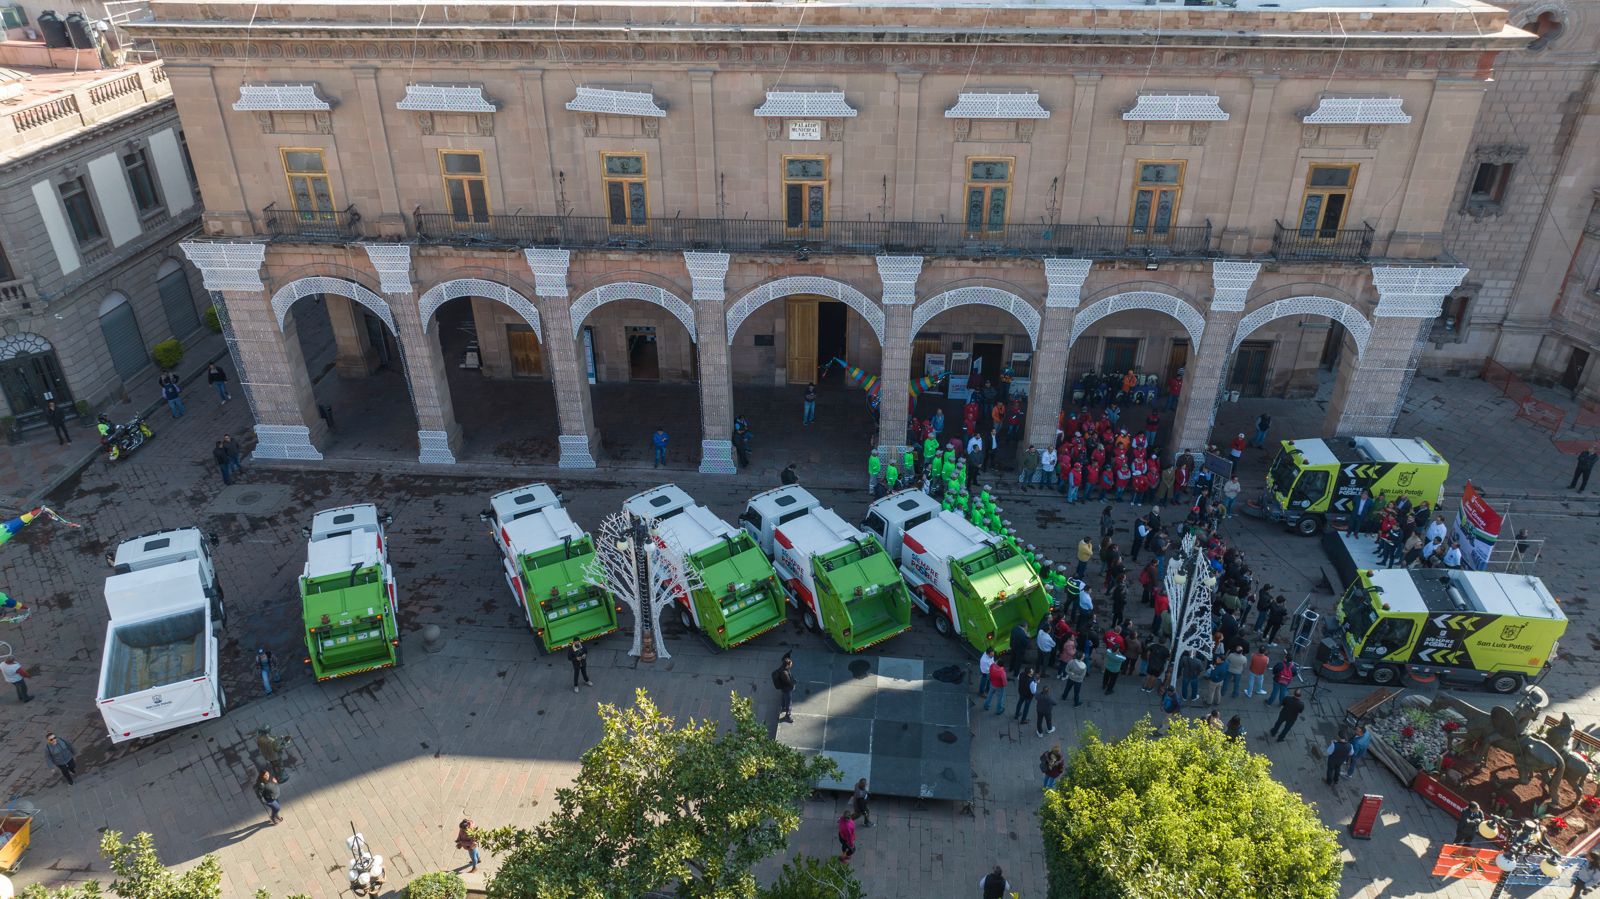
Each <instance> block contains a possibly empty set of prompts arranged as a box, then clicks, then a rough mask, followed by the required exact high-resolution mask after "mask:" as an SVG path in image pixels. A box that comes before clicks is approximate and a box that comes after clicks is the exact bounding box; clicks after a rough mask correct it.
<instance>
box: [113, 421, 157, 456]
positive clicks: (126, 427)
mask: <svg viewBox="0 0 1600 899" xmlns="http://www.w3.org/2000/svg"><path fill="white" fill-rule="evenodd" d="M99 430H100V445H101V446H102V447H104V448H105V451H106V458H107V459H108V460H109V461H112V462H116V461H118V460H119V459H121V458H123V457H124V456H126V455H128V454H129V453H131V452H133V451H134V450H137V449H138V448H139V447H141V446H144V444H145V441H147V440H149V439H150V438H152V437H154V436H156V432H155V431H153V430H151V429H150V425H148V424H146V423H145V420H144V416H142V415H135V416H134V417H133V418H132V420H130V421H128V422H127V423H126V424H121V425H113V424H112V423H111V419H109V418H107V417H106V416H105V415H104V414H102V415H101V416H100V422H99Z"/></svg>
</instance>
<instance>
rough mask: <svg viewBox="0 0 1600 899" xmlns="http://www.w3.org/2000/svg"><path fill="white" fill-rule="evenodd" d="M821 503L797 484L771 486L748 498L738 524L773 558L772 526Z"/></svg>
mask: <svg viewBox="0 0 1600 899" xmlns="http://www.w3.org/2000/svg"><path fill="white" fill-rule="evenodd" d="M821 506H822V502H821V501H820V500H818V499H817V498H816V497H814V496H812V495H811V491H809V490H807V489H806V488H804V487H801V486H799V485H798V484H790V485H788V486H786V487H774V488H773V489H771V490H767V491H764V492H762V493H757V494H756V495H755V496H752V497H750V502H749V503H748V504H746V505H745V508H744V514H742V515H740V516H739V526H740V527H742V528H744V529H745V530H747V531H749V532H750V536H752V537H754V538H756V543H758V544H760V546H761V551H762V552H764V553H766V554H767V557H768V558H773V553H772V531H773V529H774V528H776V527H777V526H778V525H781V524H783V523H785V522H789V521H793V520H794V519H796V518H799V517H800V516H802V515H804V514H806V512H807V511H809V510H811V509H817V508H820V507H821Z"/></svg>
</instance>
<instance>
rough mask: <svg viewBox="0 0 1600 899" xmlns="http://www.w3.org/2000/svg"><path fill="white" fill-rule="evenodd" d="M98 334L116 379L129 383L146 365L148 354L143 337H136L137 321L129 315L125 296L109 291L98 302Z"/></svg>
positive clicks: (131, 307) (119, 292)
mask: <svg viewBox="0 0 1600 899" xmlns="http://www.w3.org/2000/svg"><path fill="white" fill-rule="evenodd" d="M100 334H101V336H103V337H105V339H106V350H107V352H109V353H110V354H111V364H112V366H114V367H115V368H116V370H117V375H118V377H120V378H122V380H124V381H129V380H132V379H133V377H134V376H135V375H137V374H139V372H141V371H143V370H144V368H145V366H147V365H149V364H150V353H149V352H148V351H147V350H146V349H145V347H144V337H143V336H142V335H140V333H139V321H138V319H136V318H135V317H134V315H133V304H131V303H129V302H128V295H127V294H125V293H123V292H122V291H120V290H113V291H111V292H110V293H108V294H106V298H105V299H103V300H101V301H100Z"/></svg>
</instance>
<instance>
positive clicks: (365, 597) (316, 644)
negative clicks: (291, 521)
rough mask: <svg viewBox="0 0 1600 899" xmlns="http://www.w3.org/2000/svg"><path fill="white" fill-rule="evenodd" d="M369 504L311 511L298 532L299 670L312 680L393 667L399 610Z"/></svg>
mask: <svg viewBox="0 0 1600 899" xmlns="http://www.w3.org/2000/svg"><path fill="white" fill-rule="evenodd" d="M393 520H394V519H393V518H392V517H390V516H388V515H380V514H379V513H378V507H377V506H374V505H372V504H371V503H363V504H361V505H355V506H343V507H341V508H338V509H328V510H327V511H325V512H318V513H317V514H316V515H315V516H314V517H313V518H312V519H311V527H309V528H303V529H302V530H301V533H302V534H304V535H305V537H306V538H307V540H309V543H308V544H307V546H306V567H305V570H304V571H303V572H302V573H301V575H300V604H301V610H302V612H303V614H304V617H305V638H306V660H305V661H306V664H308V665H310V666H311V673H312V675H313V676H315V677H316V679H317V680H319V681H324V680H332V679H333V678H336V677H347V676H349V675H352V674H360V673H362V672H365V671H374V670H377V669H379V668H392V667H394V666H396V665H399V664H400V618H399V615H400V607H399V601H398V598H397V597H396V594H395V581H394V569H393V568H391V567H390V565H389V547H388V544H387V543H386V542H385V541H384V532H383V529H384V526H385V525H387V524H389V523H390V522H392V521H393Z"/></svg>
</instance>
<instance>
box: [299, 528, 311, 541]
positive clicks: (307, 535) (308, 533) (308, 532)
mask: <svg viewBox="0 0 1600 899" xmlns="http://www.w3.org/2000/svg"><path fill="white" fill-rule="evenodd" d="M300 536H302V537H304V538H306V539H307V540H310V539H311V529H310V528H301V529H300Z"/></svg>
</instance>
